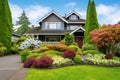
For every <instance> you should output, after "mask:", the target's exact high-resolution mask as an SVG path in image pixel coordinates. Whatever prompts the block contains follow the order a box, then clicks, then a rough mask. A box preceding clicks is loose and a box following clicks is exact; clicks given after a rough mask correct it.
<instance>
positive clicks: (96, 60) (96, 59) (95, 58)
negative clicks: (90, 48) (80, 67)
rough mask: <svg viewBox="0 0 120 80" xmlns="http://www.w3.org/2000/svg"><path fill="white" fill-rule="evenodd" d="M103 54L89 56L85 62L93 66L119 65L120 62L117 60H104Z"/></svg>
mask: <svg viewBox="0 0 120 80" xmlns="http://www.w3.org/2000/svg"><path fill="white" fill-rule="evenodd" d="M104 56H105V55H104V54H95V55H90V56H87V58H86V61H87V62H90V63H93V64H98V65H101V64H102V65H113V66H115V65H114V64H120V61H119V60H117V59H105V58H104Z"/></svg>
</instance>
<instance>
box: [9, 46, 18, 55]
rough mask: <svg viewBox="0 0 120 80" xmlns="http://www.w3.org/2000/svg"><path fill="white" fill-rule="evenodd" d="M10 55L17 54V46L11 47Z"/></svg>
mask: <svg viewBox="0 0 120 80" xmlns="http://www.w3.org/2000/svg"><path fill="white" fill-rule="evenodd" d="M11 53H12V54H17V53H19V50H18V46H17V45H13V46H12V47H11Z"/></svg>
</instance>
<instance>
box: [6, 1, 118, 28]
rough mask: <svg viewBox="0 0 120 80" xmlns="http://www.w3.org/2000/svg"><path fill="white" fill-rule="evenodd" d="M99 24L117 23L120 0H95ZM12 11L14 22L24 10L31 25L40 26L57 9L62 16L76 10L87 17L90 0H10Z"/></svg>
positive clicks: (84, 17) (83, 16)
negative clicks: (40, 21) (40, 20)
mask: <svg viewBox="0 0 120 80" xmlns="http://www.w3.org/2000/svg"><path fill="white" fill-rule="evenodd" d="M94 1H95V4H96V10H97V17H98V21H99V24H101V25H102V24H116V23H117V22H118V21H119V20H120V0H94ZM8 2H9V5H10V9H11V12H12V19H13V24H16V21H18V17H19V16H21V13H22V12H23V10H24V11H25V12H26V15H27V17H28V18H29V20H30V22H31V25H35V26H38V25H39V24H38V22H37V21H38V20H39V19H40V18H42V17H43V16H45V15H46V14H47V13H49V12H50V11H51V10H55V11H56V12H57V13H58V14H60V15H61V16H64V15H65V14H68V13H70V12H71V11H73V10H75V11H77V12H79V14H80V15H81V16H82V18H83V19H86V10H87V4H88V0H8Z"/></svg>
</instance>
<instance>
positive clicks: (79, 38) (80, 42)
mask: <svg viewBox="0 0 120 80" xmlns="http://www.w3.org/2000/svg"><path fill="white" fill-rule="evenodd" d="M75 42H76V43H77V45H78V46H79V48H82V46H83V37H81V36H75Z"/></svg>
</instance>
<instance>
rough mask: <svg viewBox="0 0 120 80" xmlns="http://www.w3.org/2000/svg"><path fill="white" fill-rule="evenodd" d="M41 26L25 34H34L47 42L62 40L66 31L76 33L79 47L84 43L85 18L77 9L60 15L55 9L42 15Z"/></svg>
mask: <svg viewBox="0 0 120 80" xmlns="http://www.w3.org/2000/svg"><path fill="white" fill-rule="evenodd" d="M38 23H39V25H40V26H39V27H33V28H32V29H30V30H29V31H27V32H26V33H25V34H24V35H31V36H34V37H35V38H36V39H39V40H41V41H46V42H55V41H60V40H62V39H63V38H64V33H65V32H69V33H70V34H74V36H75V42H76V43H77V44H78V45H79V47H81V46H82V44H83V37H84V31H85V30H84V25H85V20H84V19H82V18H81V15H80V14H79V13H77V12H76V11H72V12H71V13H69V14H67V15H65V16H64V17H62V16H60V15H59V14H58V13H56V12H55V11H54V10H52V11H51V12H49V13H48V14H47V15H45V16H44V17H42V18H41V19H40V20H39V21H38Z"/></svg>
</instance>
